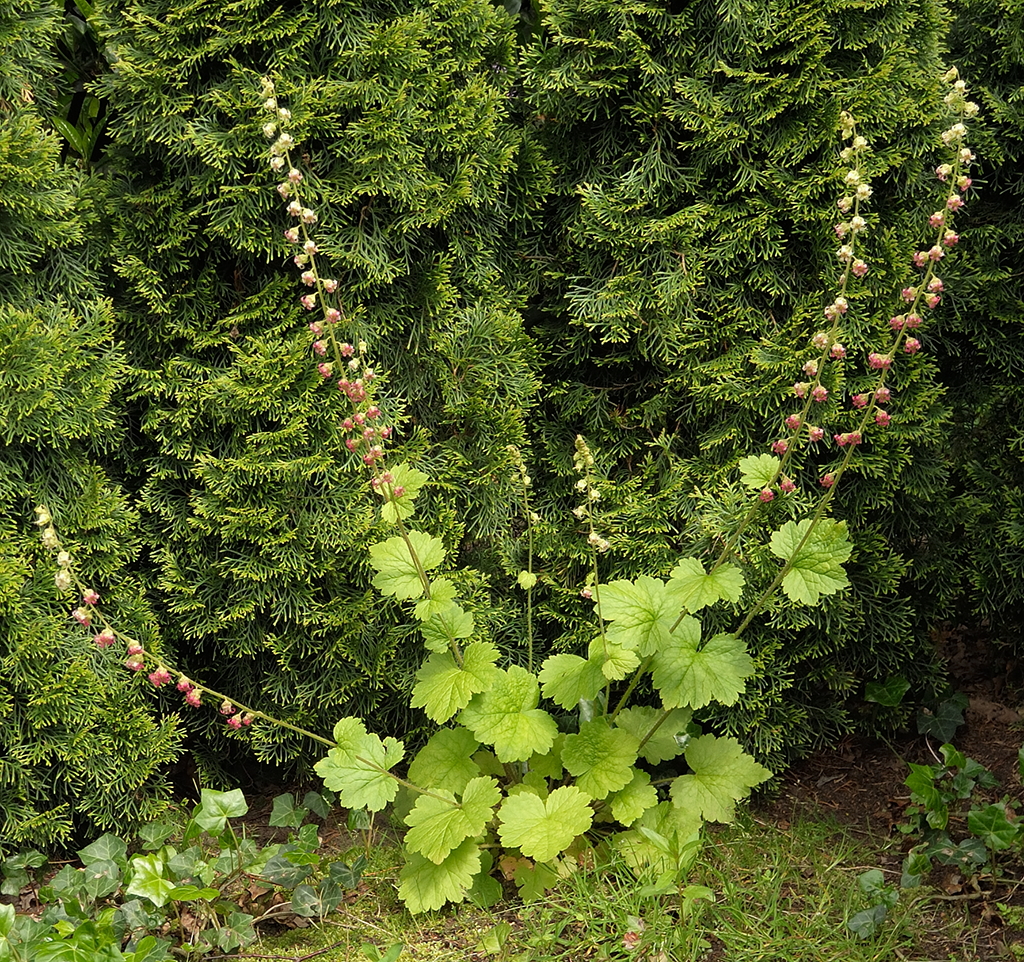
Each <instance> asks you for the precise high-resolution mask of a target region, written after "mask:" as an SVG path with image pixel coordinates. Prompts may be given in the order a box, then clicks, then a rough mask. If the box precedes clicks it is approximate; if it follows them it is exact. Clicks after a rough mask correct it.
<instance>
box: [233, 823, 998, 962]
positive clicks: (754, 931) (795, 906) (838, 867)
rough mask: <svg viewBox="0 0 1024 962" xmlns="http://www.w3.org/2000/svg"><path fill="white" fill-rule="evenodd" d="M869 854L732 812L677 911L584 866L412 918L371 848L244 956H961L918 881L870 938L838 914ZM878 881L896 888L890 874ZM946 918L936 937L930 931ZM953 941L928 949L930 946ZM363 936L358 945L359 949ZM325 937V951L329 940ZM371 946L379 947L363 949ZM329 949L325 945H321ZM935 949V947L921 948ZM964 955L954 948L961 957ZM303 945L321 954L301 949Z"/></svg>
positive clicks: (961, 924) (543, 959)
mask: <svg viewBox="0 0 1024 962" xmlns="http://www.w3.org/2000/svg"><path fill="white" fill-rule="evenodd" d="M872 859H873V856H872V854H871V853H870V851H869V850H867V849H865V848H864V847H863V846H862V845H860V844H858V843H856V842H855V841H854V840H852V839H851V837H850V836H849V835H848V834H847V833H846V832H845V831H844V830H843V829H842V828H841V827H840V826H839V825H838V824H836V823H835V822H832V821H828V820H821V819H810V818H805V819H802V820H799V821H797V822H795V823H794V824H793V825H792V826H791V827H789V828H787V829H786V830H785V831H783V830H781V829H779V828H776V827H774V826H772V825H769V824H766V823H763V822H761V821H758V820H757V819H756V818H754V817H753V816H751V815H750V814H749V813H742V814H741V815H740V818H739V819H738V821H737V822H736V823H735V824H734V825H731V826H723V827H714V828H712V829H711V830H710V831H709V833H708V836H707V841H706V843H705V846H704V849H703V852H702V853H701V856H700V857H699V859H698V862H697V864H696V865H695V867H694V869H693V872H692V873H691V877H690V878H687V879H686V880H685V883H687V884H691V883H692V884H700V885H704V886H707V887H708V888H709V889H711V890H712V892H714V893H715V894H714V901H706V900H700V901H697V902H693V903H691V905H692V906H693V907H692V910H691V911H681V910H680V907H679V900H678V898H677V897H675V896H663V897H652V896H650V895H645V894H644V893H643V892H642V888H643V884H644V883H645V882H646V881H650V880H644V879H639V880H638V879H636V878H634V877H633V876H632V875H631V874H630V873H629V872H628V870H627V869H626V868H625V866H623V865H621V864H617V863H614V862H613V863H612V864H610V865H608V866H603V867H600V868H593V867H591V868H585V867H581V868H579V869H578V870H577V871H576V872H574V873H573V874H571V875H570V876H569V877H568V878H567V879H565V880H564V881H563V883H562V885H561V886H560V887H559V888H558V889H557V890H556V891H554V892H553V893H551V894H550V895H549V896H548V897H547V898H546V899H544V900H542V901H540V902H535V903H532V904H530V905H523V904H521V903H520V902H518V901H516V900H514V899H513V900H510V901H509V902H506V903H502V904H500V905H499V906H496V907H495V908H494V909H492V910H489V911H482V910H479V909H475V908H473V907H471V906H468V905H466V906H459V907H457V908H449V909H448V910H446V911H442V912H437V913H430V914H428V915H423V916H416V917H414V916H410V915H409V914H408V913H407V912H406V911H405V910H404V909H403V908H402V907H401V905H400V904H399V903H398V901H397V899H396V897H395V887H394V881H395V877H396V875H397V861H398V858H397V854H396V853H395V852H394V850H389V849H378V850H376V851H375V852H374V861H373V867H372V870H371V875H370V884H369V885H368V887H367V890H366V891H365V892H362V893H361V894H359V895H358V896H357V897H356V898H355V900H354V901H353V902H351V903H350V904H348V905H346V906H344V907H343V910H342V912H340V913H334V914H333V915H332V916H331V917H330V918H329V919H328V920H325V922H324V923H323V924H322V925H320V926H316V927H314V928H310V929H298V930H294V931H292V932H288V933H286V934H283V935H277V936H274V937H267V938H264V939H263V940H262V943H261V947H257V946H252V947H250V949H249V950H248V951H249V953H258V954H266V955H268V956H272V957H274V958H278V959H282V960H285V959H294V960H298V959H300V958H303V957H309V958H310V959H312V958H316V959H317V960H318V962H355V960H359V962H365V960H366V959H371V960H373V959H376V958H377V956H376V955H374V951H379V952H380V954H381V955H383V954H384V953H385V952H386V951H387V950H388V949H389V948H390V947H391V946H394V945H397V944H399V943H401V944H402V945H404V947H405V948H404V951H403V953H402V955H401V959H402V960H410V962H412V960H422V962H448V960H460V962H471V960H490V959H493V960H495V962H554V960H570V962H589V960H591V959H594V960H601V959H607V960H623V962H625V960H630V962H719V960H721V962H776V960H778V962H840V960H842V962H887V960H893V962H947V960H950V959H953V958H957V959H965V960H966V959H971V958H977V957H978V956H977V954H974V955H972V954H970V952H971V949H970V944H969V939H968V935H969V932H968V926H969V925H970V923H969V920H966V921H965V919H964V917H963V916H957V915H956V914H955V913H953V915H952V917H951V918H949V917H945V916H939V915H937V914H936V913H935V912H934V911H933V909H932V908H931V907H930V906H928V905H926V904H925V902H924V901H923V896H922V895H921V894H920V890H918V893H917V894H914V893H913V892H910V893H908V892H906V891H904V892H901V894H900V899H899V902H898V903H897V904H896V906H895V908H894V909H893V910H892V911H891V912H890V913H889V915H888V917H887V918H886V920H885V921H884V923H883V924H882V925H881V927H880V928H879V931H878V932H877V933H876V934H875V935H874V936H873V937H871V938H869V939H860V938H858V937H856V936H855V935H854V934H853V933H851V932H850V931H849V930H848V929H847V926H846V922H847V920H848V919H850V918H851V917H852V916H853V915H854V914H855V913H857V912H858V911H860V910H862V909H865V908H867V907H869V903H868V901H867V900H866V897H865V896H864V894H863V893H862V892H861V890H860V887H859V885H858V877H859V876H860V875H861V874H862V873H863V872H865V871H867V870H868V869H871V868H876V867H878V866H875V865H873V864H872ZM886 881H887V882H889V883H891V884H898V882H899V880H898V878H893V877H892V876H891V875H890V876H888V877H887V879H886ZM937 926H944V927H945V929H946V931H945V932H943V933H941V934H942V938H939V939H936V935H937V934H938V933H936V931H935V930H936V927H937ZM929 944H930V945H936V944H941V945H943V946H945V947H949V946H955V947H957V949H958V951H957V952H956V954H955V955H954V954H950V953H948V952H946V951H945V949H943V950H942V954H941V955H938V956H936V955H934V954H929V949H928V948H927V947H926V946H927V945H929ZM364 946H366V948H364ZM329 947H330V948H329ZM373 947H375V948H373ZM324 949H327V951H323V950H324ZM931 951H932V952H933V953H934V952H935V951H938V950H936V949H932V950H931ZM961 951H962V952H963V954H961ZM311 953H320V954H316V955H311Z"/></svg>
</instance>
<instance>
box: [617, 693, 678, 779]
mask: <svg viewBox="0 0 1024 962" xmlns="http://www.w3.org/2000/svg"><path fill="white" fill-rule="evenodd" d="M664 714H665V713H664V712H663V711H659V710H658V709H657V708H646V707H643V706H638V707H636V708H626V709H623V710H622V711H620V712H619V713H618V715H616V716H615V724H616V725H618V726H619V728H623V729H625V730H626V731H628V732H629V733H630V734H632V735H635V736H636V737H637V738H638V739H640V740H641V741H643V739H644V738H647V735H648V733H649V732H650V731H651V729H652V728H654V726H655V724H657V723H658V722H659V721H660V719H661V718H662V716H663V715H664ZM692 717H693V712H692V711H690V709H689V708H676V709H674V710H673V711H671V712H669V715H668V718H666V719H665V720H664V721H663V722H661V724H660V725H658V727H657V729H656V730H655V732H654V734H653V735H651V737H650V738H647V741H646V742H644V743H643V746H642V747H641V748H640V755H641V756H642V757H643V758H645V759H647V761H649V762H650V763H651V764H652V765H657V764H659V763H661V762H667V761H669V760H671V759H673V758H675V757H676V756H677V755H681V754H682V752H683V745H681V744H680V741H681V740H682V739H680V738H679V737H678V736H679V735H680V734H681V733H683V732H685V731H686V728H687V726H688V725H689V724H690V719H691V718H692Z"/></svg>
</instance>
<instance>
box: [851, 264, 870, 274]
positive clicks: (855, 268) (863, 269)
mask: <svg viewBox="0 0 1024 962" xmlns="http://www.w3.org/2000/svg"><path fill="white" fill-rule="evenodd" d="M850 270H851V271H852V273H853V276H854V277H864V276H865V275H866V274H867V272H868V265H867V264H866V263H865V262H864V261H862V260H855V261H854V262H853V264H852V265H851V267H850Z"/></svg>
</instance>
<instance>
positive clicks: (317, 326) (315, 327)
mask: <svg viewBox="0 0 1024 962" xmlns="http://www.w3.org/2000/svg"><path fill="white" fill-rule="evenodd" d="M323 332H324V326H323V324H321V323H320V322H319V321H313V323H312V324H310V325H309V333H310V334H313V335H315V336H316V337H319V336H320V335H321V334H323Z"/></svg>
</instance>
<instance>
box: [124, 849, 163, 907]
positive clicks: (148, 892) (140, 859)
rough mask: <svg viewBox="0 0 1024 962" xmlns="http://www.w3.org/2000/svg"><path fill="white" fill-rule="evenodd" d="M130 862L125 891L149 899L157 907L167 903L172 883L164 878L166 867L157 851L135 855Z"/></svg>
mask: <svg viewBox="0 0 1024 962" xmlns="http://www.w3.org/2000/svg"><path fill="white" fill-rule="evenodd" d="M129 864H130V868H131V872H132V879H131V881H130V882H129V883H128V888H127V889H125V891H126V892H127V893H128V894H129V895H138V896H140V897H141V898H144V899H149V901H150V902H152V903H153V904H154V905H155V906H157V907H158V908H159V907H160V906H162V905H165V904H166V903H167V900H168V899H169V898H170V896H171V892H172V891H173V890H174V883H173V882H172V881H171V880H170V879H168V878H165V875H166V872H167V870H166V868H165V867H164V860H163V858H162V857H161V856H160V853H159V852H155V853H154V854H152V855H135V856H133V857H132V860H131V862H130V863H129Z"/></svg>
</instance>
